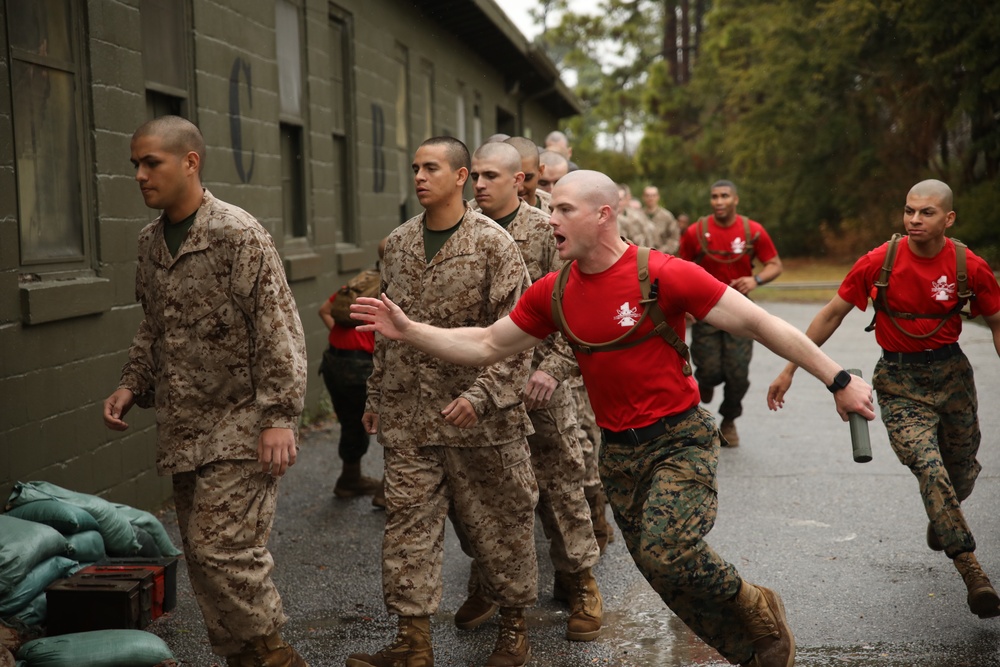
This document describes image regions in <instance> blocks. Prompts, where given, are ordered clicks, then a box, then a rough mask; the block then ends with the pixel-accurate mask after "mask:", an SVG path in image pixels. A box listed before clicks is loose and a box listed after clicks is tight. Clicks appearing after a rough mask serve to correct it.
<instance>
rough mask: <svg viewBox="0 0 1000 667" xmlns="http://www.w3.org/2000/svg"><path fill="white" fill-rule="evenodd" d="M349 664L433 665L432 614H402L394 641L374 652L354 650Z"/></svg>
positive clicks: (354, 666) (360, 666)
mask: <svg viewBox="0 0 1000 667" xmlns="http://www.w3.org/2000/svg"><path fill="white" fill-rule="evenodd" d="M346 667H434V649H433V648H432V647H431V619H430V617H429V616H400V617H399V631H398V632H397V633H396V639H395V641H393V642H392V643H391V644H389V645H388V646H386V647H385V648H384V649H382V650H381V651H379V652H378V653H376V654H374V655H369V654H368V653H352V654H351V655H350V656H348V658H347V665H346Z"/></svg>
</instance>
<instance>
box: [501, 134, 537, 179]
mask: <svg viewBox="0 0 1000 667" xmlns="http://www.w3.org/2000/svg"><path fill="white" fill-rule="evenodd" d="M504 143H505V144H507V145H509V146H513V147H514V148H516V149H517V152H518V154H519V155H520V156H521V159H522V160H528V161H529V162H530V164H531V165H532V166H533V167H534V168H535V171H538V146H536V145H535V142H534V141H532V140H531V139H525V138H524V137H511V138H510V139H507V140H505V141H504Z"/></svg>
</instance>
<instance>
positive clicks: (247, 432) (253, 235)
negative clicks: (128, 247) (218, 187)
mask: <svg viewBox="0 0 1000 667" xmlns="http://www.w3.org/2000/svg"><path fill="white" fill-rule="evenodd" d="M164 224H165V222H164V218H163V217H162V216H161V217H160V219H158V220H157V221H155V222H153V223H151V224H150V225H147V226H146V227H145V228H144V229H143V230H142V232H141V233H140V234H139V259H138V265H137V267H136V297H137V299H138V300H139V302H140V303H141V304H142V308H143V313H144V315H145V318H144V319H143V321H142V323H141V324H140V325H139V331H138V333H137V334H136V336H135V339H134V340H133V341H132V346H131V348H130V349H129V360H128V362H127V363H126V364H125V366H124V368H123V369H122V377H121V382H120V383H119V386H120V387H125V388H128V389H130V390H131V391H132V392H133V393H134V394H135V402H136V405H138V406H140V407H155V409H156V422H157V459H156V463H157V468H158V470H159V472H160V473H161V474H168V473H169V474H173V475H174V489H175V493H176V502H177V518H178V523H179V524H180V527H181V536H182V540H183V544H184V553H185V556H186V559H187V563H188V569H189V571H190V573H191V583H192V587H193V588H194V590H195V594H196V596H197V598H198V603H199V604H200V606H201V609H202V613H203V615H204V616H205V622H206V625H207V626H208V632H209V639H210V641H211V643H212V648H213V650H214V651H215V652H216V653H218V654H220V655H231V654H234V653H236V652H238V651H239V650H240V648H241V647H242V646H243V644H244V643H245V642H247V641H249V640H251V639H255V638H258V637H261V636H266V635H268V634H270V633H272V632H274V631H275V630H277V629H278V628H280V627H281V626H282V625H283V624H284V622H285V621H286V617H285V615H284V613H283V612H282V607H281V598H280V597H279V595H278V592H277V590H276V589H275V587H274V584H273V583H272V581H271V576H270V573H271V568H272V567H273V562H272V560H271V556H270V554H269V553H268V551H267V547H266V544H267V538H268V534H269V532H270V529H271V523H272V519H273V518H274V505H275V499H276V494H277V481H276V480H274V479H271V477H270V476H269V475H265V474H262V473H261V472H260V464H259V463H258V462H257V443H258V439H259V436H260V432H261V430H262V429H264V428H271V427H274V428H289V429H293V430H297V428H298V423H299V416H300V415H301V413H302V407H303V404H304V400H305V389H306V350H305V340H304V337H303V333H302V324H301V322H300V321H299V314H298V310H297V309H296V306H295V300H294V299H293V297H292V293H291V290H290V289H289V287H288V283H287V282H286V280H285V274H284V270H283V268H282V264H281V258H280V257H279V256H278V253H277V251H276V250H275V248H274V244H273V242H272V240H271V238H270V236H269V235H268V233H267V231H266V230H265V229H264V228H263V227H261V225H260V224H259V223H258V222H257V221H256V220H255V219H254V218H253V217H252V216H251V215H249V214H248V213H246V212H245V211H243V210H241V209H239V208H237V207H235V206H231V205H229V204H226V203H225V202H221V201H219V200H218V199H216V198H215V197H213V196H212V194H211V193H210V192H208V191H207V190H206V191H205V194H204V199H203V200H202V204H201V207H200V208H199V209H198V214H197V216H196V218H195V221H194V225H193V226H192V227H191V230H190V232H189V233H188V236H187V238H186V239H185V240H184V242H183V244H182V245H181V247H180V250H179V251H178V253H177V256H176V257H172V256H171V255H170V251H169V250H167V246H166V243H165V242H164V239H163V225H164ZM248 518H250V520H249V521H248Z"/></svg>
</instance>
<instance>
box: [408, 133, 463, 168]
mask: <svg viewBox="0 0 1000 667" xmlns="http://www.w3.org/2000/svg"><path fill="white" fill-rule="evenodd" d="M420 145H421V146H444V147H445V150H446V151H447V155H448V165H449V166H450V167H451V170H452V171H458V170H459V169H462V168H463V167H464V168H465V169H471V168H472V164H471V159H470V158H469V149H468V148H467V147H466V146H465V144H463V143H462V142H461V141H459V140H458V139H456V138H455V137H431V138H430V139H426V140H425V141H424V142H423V143H422V144H420Z"/></svg>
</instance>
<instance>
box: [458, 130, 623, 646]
mask: <svg viewBox="0 0 1000 667" xmlns="http://www.w3.org/2000/svg"><path fill="white" fill-rule="evenodd" d="M529 143H530V142H529ZM531 147H532V148H534V144H531ZM536 161H537V160H536ZM521 169H522V156H521V155H519V154H518V151H517V150H515V148H514V147H513V146H508V145H504V144H497V143H492V144H491V143H487V144H483V145H482V146H481V147H480V148H479V149H478V150H477V151H476V153H475V155H473V156H472V174H471V176H470V178H471V180H472V184H473V188H474V190H475V194H476V202H477V203H478V204H479V205H480V207H481V208H482V211H483V213H485V214H486V215H487V216H489V217H490V218H491V219H493V220H494V221H496V223H497V224H499V225H500V226H501V227H503V228H504V229H506V230H507V233H509V234H510V235H511V236H513V237H514V241H516V242H517V248H518V250H520V251H521V256H522V257H523V258H524V262H525V264H526V265H527V267H528V274H529V275H530V276H531V279H532V280H538V279H539V278H541V277H542V276H544V275H545V274H547V273H550V272H552V271H557V270H558V269H559V267H561V266H562V261H561V260H560V259H559V255H558V253H557V252H556V247H555V239H554V238H553V237H552V229H551V228H550V227H549V224H548V219H549V217H548V216H547V215H545V214H543V213H542V212H541V211H539V210H538V209H537V208H535V207H533V206H530V205H529V204H528V202H527V201H524V200H521V199H519V198H518V192H519V187H518V186H519V182H520V181H521V177H522V172H521ZM578 374H579V370H578V368H577V365H576V360H575V359H574V358H573V356H572V354H571V352H570V349H569V346H568V345H567V344H566V341H565V340H564V339H563V338H562V336H560V335H558V334H553V335H552V336H549V337H548V338H547V339H546V340H545V342H544V343H543V344H542V345H539V346H538V347H536V348H535V350H534V354H533V356H532V362H531V375H530V378H529V380H528V383H527V385H526V386H525V389H524V402H525V405H526V406H527V408H528V416H529V417H530V418H531V425H532V426H533V427H534V429H535V433H534V435H530V436H528V445H529V446H530V447H531V465H532V468H533V469H534V471H535V478H536V479H537V480H538V507H537V512H538V515H539V517H540V518H541V521H542V527H543V528H544V529H545V534H546V536H548V538H549V540H550V546H549V555H550V556H551V558H552V564H553V566H554V568H555V578H556V590H555V595H556V597H557V599H560V600H561V601H563V602H567V603H568V604H569V606H570V616H569V618H568V619H567V622H566V627H567V629H566V637H567V638H568V639H570V640H574V641H591V640H593V639H596V638H597V636H598V634H599V633H600V630H601V621H602V617H603V607H602V601H601V594H600V592H599V590H598V588H597V581H596V580H595V579H594V575H593V574H592V573H591V567H593V566H594V565H596V564H597V560H598V557H599V556H600V552H599V550H598V546H597V542H596V540H595V539H594V528H593V525H592V524H591V520H590V508H589V507H588V505H587V499H586V497H585V496H584V489H583V477H584V462H583V452H582V451H581V448H580V442H579V441H578V440H577V437H576V409H575V405H574V403H573V395H572V393H571V391H570V388H569V385H568V384H567V380H568V379H569V378H571V377H573V376H575V375H578ZM478 569H479V568H478V566H477V564H476V563H475V562H473V564H472V573H471V577H470V582H469V598H468V599H467V600H466V601H465V603H464V604H463V605H462V607H461V608H460V609H459V610H458V612H457V613H456V614H455V624H456V625H457V626H458V627H460V628H462V629H472V628H475V627H478V626H479V625H481V624H482V623H483V622H485V621H486V620H487V619H488V618H490V617H491V616H492V615H493V613H494V612H495V611H496V609H497V605H496V604H495V603H494V602H493V601H492V597H493V596H492V595H491V594H490V593H489V592H488V591H487V590H484V588H485V587H484V586H482V584H481V580H482V577H481V576H480V575H479V573H478Z"/></svg>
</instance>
